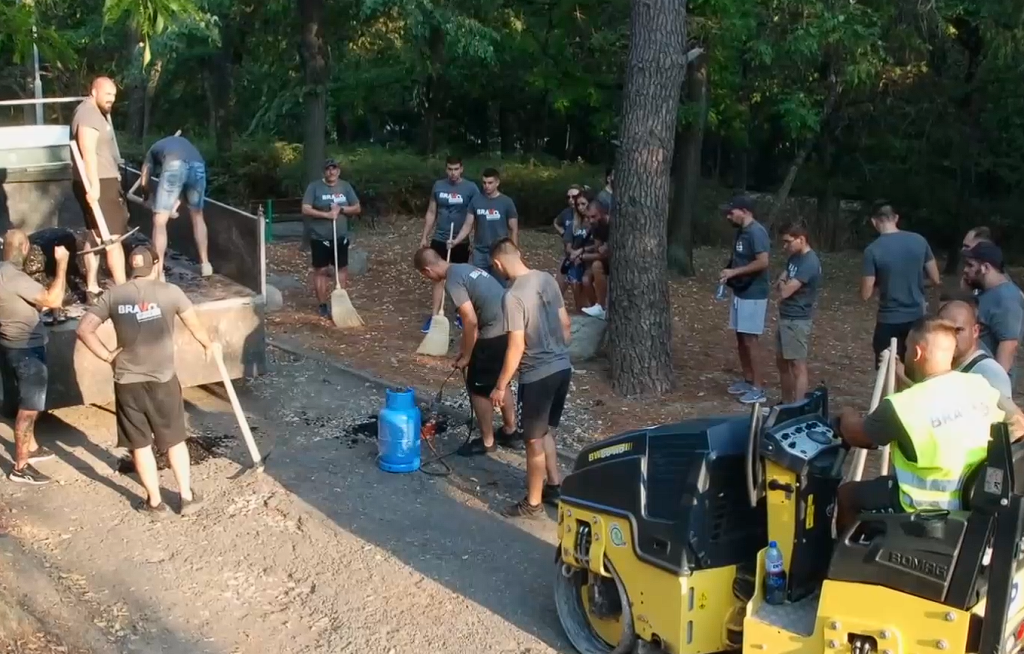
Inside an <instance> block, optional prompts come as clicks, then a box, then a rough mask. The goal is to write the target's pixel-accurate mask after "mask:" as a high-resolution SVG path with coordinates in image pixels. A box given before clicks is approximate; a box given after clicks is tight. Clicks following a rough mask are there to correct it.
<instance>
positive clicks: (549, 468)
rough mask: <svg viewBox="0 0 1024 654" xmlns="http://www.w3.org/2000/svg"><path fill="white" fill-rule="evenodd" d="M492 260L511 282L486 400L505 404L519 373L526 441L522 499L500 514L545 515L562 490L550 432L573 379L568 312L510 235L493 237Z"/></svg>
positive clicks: (555, 290)
mask: <svg viewBox="0 0 1024 654" xmlns="http://www.w3.org/2000/svg"><path fill="white" fill-rule="evenodd" d="M491 258H492V260H493V262H494V267H495V270H497V272H498V274H500V275H502V276H503V277H505V278H506V279H508V280H509V281H510V282H511V285H510V286H509V288H508V290H507V291H506V292H505V300H504V311H505V331H506V332H508V351H507V352H506V353H505V363H504V365H503V366H502V368H501V375H500V376H499V377H498V383H497V384H495V386H494V391H492V392H491V400H492V401H493V402H494V406H497V407H504V406H505V403H506V400H507V398H506V393H507V390H508V385H509V383H511V381H512V377H513V376H514V375H515V374H516V372H517V371H518V372H519V426H520V430H521V431H522V433H523V440H524V441H525V442H526V488H527V492H526V497H525V498H523V499H522V500H520V501H519V502H517V503H515V504H513V505H512V506H509V507H507V508H506V509H505V510H504V511H502V515H505V516H507V517H513V518H514V517H523V518H536V517H539V516H541V515H543V513H544V509H543V507H542V506H541V505H542V503H543V502H546V503H549V504H557V502H558V497H559V495H560V494H561V480H560V475H559V472H558V453H557V452H556V450H555V437H554V430H555V429H557V428H558V423H559V422H560V421H561V419H562V410H563V409H564V408H565V399H566V397H567V396H568V394H569V383H570V382H571V381H572V364H571V363H570V362H569V338H570V322H569V314H568V312H567V311H566V310H565V304H564V303H563V302H562V293H561V292H560V291H559V289H558V282H557V281H555V278H554V277H552V276H551V275H550V274H548V273H546V272H543V271H540V270H531V269H529V268H527V267H526V264H524V263H523V260H522V257H521V256H520V253H519V248H517V247H516V245H515V243H513V242H512V240H511V239H507V238H506V239H502V240H500V241H498V242H497V243H496V244H495V246H494V249H493V250H492V252H491ZM545 476H546V477H547V483H546V484H545Z"/></svg>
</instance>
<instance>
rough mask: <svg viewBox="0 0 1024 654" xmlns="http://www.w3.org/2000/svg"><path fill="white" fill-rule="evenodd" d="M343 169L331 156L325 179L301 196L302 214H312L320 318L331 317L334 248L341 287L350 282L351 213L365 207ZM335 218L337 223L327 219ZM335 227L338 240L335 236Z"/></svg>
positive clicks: (314, 275) (314, 277)
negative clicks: (349, 218)
mask: <svg viewBox="0 0 1024 654" xmlns="http://www.w3.org/2000/svg"><path fill="white" fill-rule="evenodd" d="M340 173H341V171H340V170H339V168H338V162H337V161H335V160H334V159H328V160H327V161H326V162H324V176H323V179H318V180H316V181H315V182H311V183H310V184H309V186H307V187H306V193H305V195H303V196H302V215H303V216H309V217H310V218H313V219H314V220H313V224H312V227H311V228H312V231H313V233H312V235H311V237H310V241H309V254H310V263H311V264H312V268H313V271H312V272H311V273H310V283H311V284H312V286H313V292H314V293H316V300H317V302H318V303H319V305H320V306H319V312H320V317H321V318H327V319H328V320H330V318H331V308H330V307H329V306H328V304H327V301H328V299H329V298H330V297H331V287H332V286H333V282H334V280H333V279H332V275H331V272H332V271H331V266H333V265H334V261H335V252H337V261H338V275H337V278H338V284H339V285H340V286H341V288H342V289H344V288H346V287H347V286H348V217H349V216H358V215H359V214H360V213H362V211H363V209H362V207H360V206H359V196H357V195H356V190H355V189H354V188H352V185H351V184H349V183H348V182H346V181H345V180H343V179H340ZM328 220H333V221H336V222H337V225H331V224H330V223H327V222H322V221H328ZM335 227H336V228H337V235H338V236H337V240H335V237H334V234H335Z"/></svg>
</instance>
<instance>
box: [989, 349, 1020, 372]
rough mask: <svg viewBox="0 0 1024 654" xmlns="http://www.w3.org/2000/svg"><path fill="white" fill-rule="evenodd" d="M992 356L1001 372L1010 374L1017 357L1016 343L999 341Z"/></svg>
mask: <svg viewBox="0 0 1024 654" xmlns="http://www.w3.org/2000/svg"><path fill="white" fill-rule="evenodd" d="M994 354H995V359H996V361H998V362H999V365H1001V366H1002V367H1003V370H1005V371H1006V372H1010V370H1011V369H1012V368H1013V360H1014V358H1016V356H1017V341H1000V342H999V344H998V345H997V346H996V351H995V352H994Z"/></svg>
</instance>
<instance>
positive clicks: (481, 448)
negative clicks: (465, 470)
mask: <svg viewBox="0 0 1024 654" xmlns="http://www.w3.org/2000/svg"><path fill="white" fill-rule="evenodd" d="M497 449H498V446H497V445H495V444H493V443H492V444H491V446H490V447H488V446H486V445H484V439H482V438H474V439H473V440H471V441H468V442H466V443H463V444H462V445H461V446H460V447H459V449H457V450H456V451H455V453H456V454H458V455H459V456H482V455H484V454H490V453H491V452H494V451H495V450H497Z"/></svg>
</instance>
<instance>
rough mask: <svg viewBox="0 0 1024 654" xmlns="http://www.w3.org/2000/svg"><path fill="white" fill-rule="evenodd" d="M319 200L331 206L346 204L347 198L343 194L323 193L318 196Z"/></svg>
mask: <svg viewBox="0 0 1024 654" xmlns="http://www.w3.org/2000/svg"><path fill="white" fill-rule="evenodd" d="M320 200H321V201H323V202H329V203H331V204H348V198H346V197H345V194H344V193H324V194H323V195H321V196H320Z"/></svg>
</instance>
